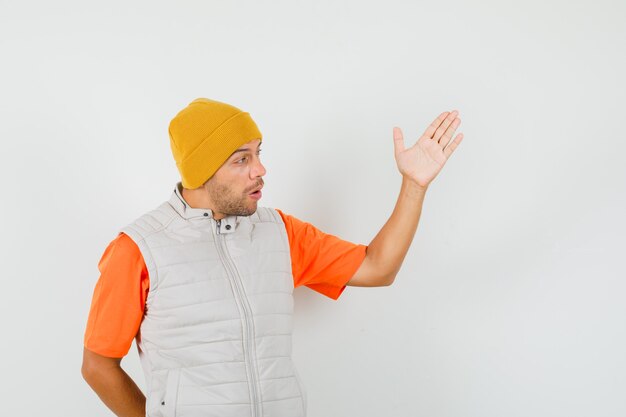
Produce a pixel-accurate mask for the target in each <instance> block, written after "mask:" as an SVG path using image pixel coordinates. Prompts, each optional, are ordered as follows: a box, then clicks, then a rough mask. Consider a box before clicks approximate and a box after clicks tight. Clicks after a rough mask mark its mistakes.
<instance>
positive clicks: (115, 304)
mask: <svg viewBox="0 0 626 417" xmlns="http://www.w3.org/2000/svg"><path fill="white" fill-rule="evenodd" d="M98 269H99V271H100V278H99V279H98V282H97V283H96V286H95V289H94V292H93V298H92V300H91V308H90V311H89V317H88V319H87V327H86V330H85V336H84V346H85V348H87V349H89V350H90V351H92V352H95V353H98V354H100V355H103V356H107V357H112V358H121V357H123V356H125V355H126V354H127V353H128V351H129V349H130V346H131V345H132V342H133V339H134V338H135V336H136V334H137V331H138V330H139V325H140V324H141V320H142V319H143V313H144V307H145V303H146V297H147V294H148V290H149V287H150V282H149V277H148V271H147V268H146V264H145V262H144V260H143V257H142V255H141V252H140V250H139V248H138V247H137V244H136V243H135V242H134V241H133V240H132V239H131V238H130V237H129V236H128V235H126V234H124V233H120V234H119V235H118V236H117V237H116V238H115V239H114V240H113V241H111V243H109V245H108V246H107V248H106V249H105V251H104V253H103V255H102V257H101V259H100V262H99V263H98Z"/></svg>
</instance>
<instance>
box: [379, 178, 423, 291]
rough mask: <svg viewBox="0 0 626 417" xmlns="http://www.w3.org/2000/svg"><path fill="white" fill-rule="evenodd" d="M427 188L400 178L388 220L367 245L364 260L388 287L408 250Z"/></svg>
mask: <svg viewBox="0 0 626 417" xmlns="http://www.w3.org/2000/svg"><path fill="white" fill-rule="evenodd" d="M427 188H428V187H421V186H419V185H417V184H416V183H415V182H413V181H411V180H410V179H407V178H405V177H403V178H402V186H401V188H400V193H399V195H398V200H397V201H396V205H395V207H394V209H393V212H392V214H391V216H390V217H389V219H388V220H387V222H386V223H385V224H384V226H383V227H382V228H381V229H380V231H379V232H378V234H377V235H376V236H375V237H374V239H373V240H372V241H371V242H370V244H369V245H368V248H367V258H369V260H370V261H371V262H372V264H374V265H376V268H377V269H378V271H379V274H380V276H384V277H386V279H387V281H388V282H389V283H391V282H393V280H394V279H395V276H396V274H397V273H398V271H399V270H400V267H401V266H402V262H403V261H404V257H405V256H406V253H407V252H408V250H409V247H410V246H411V242H412V241H413V236H415V231H416V230H417V225H418V223H419V219H420V215H421V213H422V205H423V202H424V196H425V195H426V191H427Z"/></svg>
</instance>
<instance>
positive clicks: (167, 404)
mask: <svg viewBox="0 0 626 417" xmlns="http://www.w3.org/2000/svg"><path fill="white" fill-rule="evenodd" d="M179 379H180V368H174V369H170V370H169V371H168V373H167V382H166V383H165V392H164V393H163V397H162V398H161V404H160V407H161V409H162V410H163V417H176V403H177V401H178V385H179Z"/></svg>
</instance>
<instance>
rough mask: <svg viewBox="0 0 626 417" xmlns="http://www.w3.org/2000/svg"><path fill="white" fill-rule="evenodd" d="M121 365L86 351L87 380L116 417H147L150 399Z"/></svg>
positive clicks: (113, 359)
mask: <svg viewBox="0 0 626 417" xmlns="http://www.w3.org/2000/svg"><path fill="white" fill-rule="evenodd" d="M121 361H122V359H121V358H108V357H106V356H102V355H99V354H97V353H95V352H92V351H90V350H89V349H86V348H83V365H82V368H81V372H82V374H83V378H84V379H85V381H87V383H88V384H89V386H90V387H91V388H92V389H93V390H94V391H95V392H96V394H98V397H100V399H101V400H102V402H104V404H106V406H107V407H109V409H111V411H113V413H115V415H116V416H118V417H145V415H146V397H145V396H144V395H143V393H142V392H141V390H140V389H139V387H138V386H137V385H136V384H135V382H134V381H133V380H132V379H131V378H130V377H129V376H128V374H127V373H126V372H124V370H123V369H122V368H121V366H120V362H121Z"/></svg>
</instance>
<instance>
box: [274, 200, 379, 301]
mask: <svg viewBox="0 0 626 417" xmlns="http://www.w3.org/2000/svg"><path fill="white" fill-rule="evenodd" d="M275 210H276V211H277V212H278V214H280V216H281V217H282V219H283V222H284V223H285V229H286V230H287V237H288V238H289V248H290V253H291V266H292V272H293V278H294V287H299V286H301V285H305V286H307V287H309V288H311V289H312V290H315V291H317V292H319V293H321V294H323V295H325V296H327V297H330V298H332V299H333V300H336V299H338V298H339V296H340V295H341V293H342V292H343V291H344V289H345V288H346V284H347V283H348V281H350V279H351V278H352V276H353V275H354V273H355V272H356V271H357V269H358V268H359V266H360V265H361V263H362V262H363V259H365V254H366V250H367V246H366V245H362V244H357V243H352V242H348V241H345V240H342V239H340V238H338V237H337V236H334V235H331V234H327V233H324V232H322V231H321V230H319V229H317V228H316V227H315V226H313V225H312V224H310V223H307V222H303V221H301V220H299V219H297V218H295V217H293V216H291V215H289V214H285V213H283V212H282V211H281V210H278V209H275Z"/></svg>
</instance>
